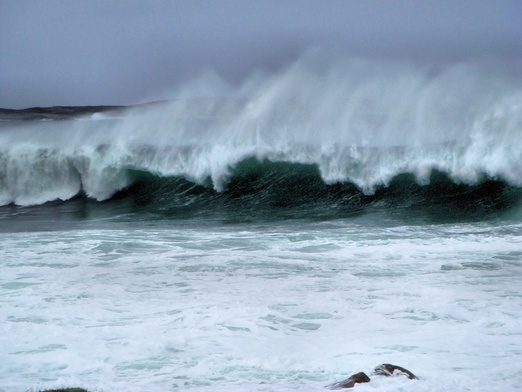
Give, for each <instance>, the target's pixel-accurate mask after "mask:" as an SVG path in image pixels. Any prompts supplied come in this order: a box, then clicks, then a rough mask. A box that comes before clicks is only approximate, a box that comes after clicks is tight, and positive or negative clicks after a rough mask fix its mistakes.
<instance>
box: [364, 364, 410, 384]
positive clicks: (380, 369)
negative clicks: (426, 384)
mask: <svg viewBox="0 0 522 392" xmlns="http://www.w3.org/2000/svg"><path fill="white" fill-rule="evenodd" d="M373 374H374V375H376V376H385V377H390V376H393V375H394V374H404V375H405V376H407V377H408V378H409V379H410V380H418V377H417V376H416V375H415V374H413V373H412V372H410V371H409V370H408V369H405V368H403V367H401V366H397V365H391V364H389V363H383V364H382V365H379V366H377V367H376V368H375V370H374V371H373Z"/></svg>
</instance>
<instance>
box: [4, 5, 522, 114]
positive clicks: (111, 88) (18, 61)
mask: <svg viewBox="0 0 522 392" xmlns="http://www.w3.org/2000/svg"><path fill="white" fill-rule="evenodd" d="M313 46H320V47H323V46H324V47H330V48H333V49H332V50H335V51H337V52H340V53H342V54H343V55H346V56H364V57H372V58H391V59H399V60H407V61H418V62H428V63H445V62H457V61H463V60H468V59H471V58H480V57H484V56H495V57H503V58H510V57H514V58H516V57H520V56H522V2H521V1H517V0H513V1H508V0H506V1H501V0H495V1H480V0H473V1H433V2H429V1H388V0H382V1H308V0H301V1H295V0H277V1H276V0H274V1H271V0H256V1H249V0H237V1H225V0H221V1H199V0H190V1H189V0H187V1H183V0H180V1H158V0H155V1H137V0H121V1H120V0H118V1H116V0H114V1H110V0H89V1H83V0H46V1H38V0H36V1H25V0H20V1H17V0H0V107H11V108H22V107H30V106H51V105H97V104H132V103H137V102H143V101H147V100H153V99H159V98H163V97H164V96H165V94H166V92H168V91H173V90H174V89H175V88H176V87H177V86H179V85H180V84H182V83H184V82H186V81H187V80H190V79H191V78H194V77H196V76H197V75H199V74H201V73H202V72H204V71H205V70H213V71H215V72H216V73H218V74H219V75H220V76H222V77H223V78H225V79H226V80H229V81H231V82H233V83H234V82H240V81H241V80H243V79H244V78H246V77H247V76H248V75H250V74H251V73H252V72H253V71H255V70H258V69H261V70H265V71H269V72H270V71H272V70H277V69H278V68H280V67H282V66H284V65H285V64H287V63H289V62H291V61H292V60H293V59H295V58H296V57H297V56H298V55H299V54H300V53H302V52H303V51H304V50H306V49H307V48H309V47H313Z"/></svg>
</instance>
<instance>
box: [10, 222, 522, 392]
mask: <svg viewBox="0 0 522 392" xmlns="http://www.w3.org/2000/svg"><path fill="white" fill-rule="evenodd" d="M297 225H298V224H297ZM521 233H522V226H520V224H509V223H507V222H506V223H505V224H503V225H498V226H497V227H491V226H488V225H487V224H469V225H440V226H424V227H423V226H417V227H397V228H388V229H386V228H375V227H374V228H371V229H369V228H368V229H365V228H364V227H361V226H354V225H350V224H349V223H347V222H344V223H343V222H338V226H332V225H321V224H317V225H306V227H304V226H303V227H302V228H300V227H298V226H295V227H294V226H286V227H285V226H282V227H275V226H274V227H271V228H269V227H265V228H260V229H254V228H248V227H247V226H243V227H242V228H240V229H239V230H238V228H231V229H226V228H222V229H216V230H212V229H199V230H181V229H176V228H170V229H162V230H155V229H150V228H148V229H146V230H145V229H144V230H141V229H140V228H138V227H136V228H134V229H132V230H107V231H78V232H51V233H45V232H41V233H6V234H3V238H2V247H1V248H0V263H1V266H0V267H1V269H2V275H1V277H0V302H1V309H2V312H1V320H0V329H1V332H2V333H1V334H0V346H1V347H2V350H1V351H0V389H2V390H6V391H25V390H27V389H29V388H33V389H34V390H37V389H44V388H51V387H59V386H71V385H73V386H75V385H78V386H83V387H86V388H88V389H89V390H92V391H96V390H100V391H101V390H113V389H116V388H120V389H125V390H131V391H138V390H144V389H147V390H151V391H160V390H161V391H166V390H177V389H188V390H201V391H210V390H221V391H225V390H238V391H246V390H251V391H267V390H321V389H322V387H323V386H324V385H327V384H330V383H332V382H335V381H340V380H342V379H344V378H346V377H348V376H349V375H350V374H353V373H355V372H359V371H364V372H366V373H371V371H372V369H373V368H374V367H375V366H376V365H378V364H380V363H383V362H389V363H395V364H398V365H401V366H404V367H406V368H408V369H410V370H411V371H412V372H413V373H415V374H416V375H417V376H418V377H419V378H420V379H419V380H417V381H410V380H407V379H406V378H392V379H379V378H378V377H373V380H372V382H371V383H370V384H368V385H358V386H357V389H358V390H361V391H363V390H367V391H369V390H382V391H395V390H398V389H400V390H404V391H447V390H466V389H469V390H482V389H484V388H485V389H491V390H507V391H514V390H516V389H517V388H518V386H519V385H520V382H521V381H522V374H521V373H520V369H519V366H518V358H519V356H520V341H521V331H520V326H519V322H518V321H519V313H520V312H519V310H520V306H521V305H522V303H521V298H522V292H521V289H520V285H519V284H518V280H519V276H520V267H521V261H522V260H521V258H522V253H521V252H520V249H521V243H522V242H521V240H520V238H521Z"/></svg>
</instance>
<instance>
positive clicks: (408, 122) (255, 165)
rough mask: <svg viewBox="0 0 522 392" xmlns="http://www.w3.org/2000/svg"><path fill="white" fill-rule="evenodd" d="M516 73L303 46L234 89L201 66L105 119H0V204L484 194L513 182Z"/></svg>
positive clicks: (517, 150)
mask: <svg viewBox="0 0 522 392" xmlns="http://www.w3.org/2000/svg"><path fill="white" fill-rule="evenodd" d="M517 76H518V75H517V74H516V71H513V69H512V68H510V67H509V66H506V65H505V64H504V65H501V64H498V63H494V62H482V63H474V64H469V63H468V64H457V65H453V66H445V67H438V68H437V67H432V66H430V67H428V66H420V65H412V64H398V63H382V62H372V61H367V60H361V59H335V60H332V59H325V58H324V57H322V56H320V55H318V53H317V52H310V53H307V54H305V55H304V56H302V57H301V58H300V59H299V60H298V61H297V62H295V63H294V64H292V65H291V66H289V67H287V68H286V69H284V70H282V71H280V72H278V73H274V74H263V73H259V74H256V75H253V76H252V77H251V78H250V79H248V80H247V81H245V82H244V83H243V84H241V85H239V86H232V85H229V84H227V83H226V82H225V81H223V80H222V79H220V78H219V77H217V76H216V75H214V74H212V73H208V74H206V75H203V76H202V77H201V78H198V79H197V80H195V81H193V82H191V83H189V84H188V85H187V86H185V88H183V89H180V90H179V91H177V92H176V97H175V99H172V100H169V101H168V102H164V103H161V104H157V105H150V106H146V107H139V108H130V109H129V110H127V111H126V112H125V114H124V115H121V113H120V114H119V115H118V117H111V115H110V113H109V114H107V113H104V114H94V115H92V116H90V117H83V118H81V119H78V120H75V121H31V122H3V123H1V127H0V205H9V204H16V205H21V206H27V205H38V204H43V203H46V202H49V201H53V200H68V199H71V198H74V197H77V196H79V195H80V196H84V197H86V198H90V199H95V200H98V201H103V200H107V199H111V198H113V197H115V196H117V197H121V196H122V195H127V196H129V195H133V197H134V198H135V199H136V201H137V203H138V204H140V203H141V204H142V205H145V204H147V203H149V204H150V203H153V204H154V203H157V202H158V200H162V201H163V202H169V200H170V203H171V205H172V206H174V205H176V203H177V202H179V203H181V204H183V203H185V204H191V203H194V202H196V201H197V200H207V199H208V200H217V199H220V200H223V198H230V199H233V197H235V196H237V195H241V198H244V197H245V195H249V197H250V198H255V199H256V203H257V204H262V203H263V202H264V201H266V202H267V203H268V204H278V203H279V204H280V205H292V204H293V203H294V204H295V202H296V200H300V203H306V202H308V201H310V200H312V201H314V202H317V201H318V200H321V201H328V202H331V203H334V204H335V203H339V202H346V200H352V202H353V201H354V200H355V199H354V198H356V199H359V200H375V198H379V197H382V195H383V194H387V195H391V194H395V195H396V194H397V193H398V192H399V193H401V192H402V194H403V195H406V194H407V195H408V196H407V198H408V200H413V199H412V197H411V193H412V189H415V192H414V193H415V194H416V195H424V196H423V197H424V201H426V202H428V201H430V200H433V198H434V197H437V195H436V194H437V192H439V194H440V195H445V196H444V197H445V198H449V199H451V198H452V197H456V196H455V195H457V196H458V195H463V194H468V195H469V194H470V192H471V194H475V193H476V192H478V193H479V194H484V192H485V193H487V192H489V191H491V192H492V194H491V195H490V196H488V197H490V199H488V200H490V201H491V200H493V199H494V200H496V198H497V196H498V192H501V193H502V192H504V193H505V191H506V189H508V190H515V193H517V192H519V191H517V190H520V189H521V188H522V86H521V84H522V82H521V80H522V79H521V78H518V77H517ZM202 97H204V98H202ZM79 110H80V109H79ZM441 184H444V186H441ZM509 192H512V191H509ZM509 192H508V193H509ZM432 193H433V194H432ZM427 194H432V195H431V196H429V197H428V196H426V195H427ZM404 197H406V196H404ZM480 200H482V204H484V203H485V204H488V203H489V204H491V203H490V202H485V201H484V200H486V199H484V198H481V199H480ZM181 204H180V205H181ZM493 204H495V203H493Z"/></svg>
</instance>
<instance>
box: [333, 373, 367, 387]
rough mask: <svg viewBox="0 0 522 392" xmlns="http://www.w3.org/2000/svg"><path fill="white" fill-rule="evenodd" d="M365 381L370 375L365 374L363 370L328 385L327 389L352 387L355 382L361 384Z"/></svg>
mask: <svg viewBox="0 0 522 392" xmlns="http://www.w3.org/2000/svg"><path fill="white" fill-rule="evenodd" d="M365 382H370V377H368V376H367V375H366V373H364V372H359V373H356V374H352V375H351V376H350V377H349V378H347V379H346V380H344V381H340V382H337V383H335V384H332V385H329V386H328V388H329V389H345V388H353V387H354V385H355V384H361V383H365Z"/></svg>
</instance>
